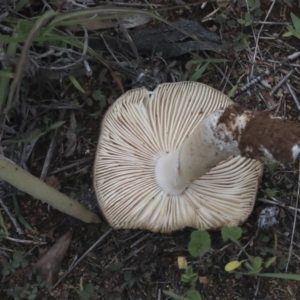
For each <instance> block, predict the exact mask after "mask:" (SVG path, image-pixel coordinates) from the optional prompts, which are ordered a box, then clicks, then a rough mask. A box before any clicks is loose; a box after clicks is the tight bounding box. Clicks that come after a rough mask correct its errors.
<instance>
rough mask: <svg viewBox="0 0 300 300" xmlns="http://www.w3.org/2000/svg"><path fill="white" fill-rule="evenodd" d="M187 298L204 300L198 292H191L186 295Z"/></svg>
mask: <svg viewBox="0 0 300 300" xmlns="http://www.w3.org/2000/svg"><path fill="white" fill-rule="evenodd" d="M186 296H187V298H188V299H189V300H202V297H201V295H200V294H199V292H198V291H196V290H189V291H188V292H187V293H186Z"/></svg>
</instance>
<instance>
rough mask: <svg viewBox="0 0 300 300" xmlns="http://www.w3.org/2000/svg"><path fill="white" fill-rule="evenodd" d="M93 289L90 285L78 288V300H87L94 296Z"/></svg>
mask: <svg viewBox="0 0 300 300" xmlns="http://www.w3.org/2000/svg"><path fill="white" fill-rule="evenodd" d="M94 290H95V287H94V285H93V284H92V283H90V282H89V283H88V284H87V285H84V286H81V288H80V292H79V295H80V299H82V300H89V299H91V297H92V296H93V294H94Z"/></svg>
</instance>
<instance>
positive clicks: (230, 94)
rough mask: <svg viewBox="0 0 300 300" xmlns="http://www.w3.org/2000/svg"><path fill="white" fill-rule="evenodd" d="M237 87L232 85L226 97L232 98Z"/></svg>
mask: <svg viewBox="0 0 300 300" xmlns="http://www.w3.org/2000/svg"><path fill="white" fill-rule="evenodd" d="M237 88H238V85H234V86H233V87H232V88H231V90H230V91H229V92H228V94H227V96H228V97H229V98H230V97H232V96H233V94H234V93H235V91H236V90H237Z"/></svg>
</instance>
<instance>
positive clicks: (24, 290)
mask: <svg viewBox="0 0 300 300" xmlns="http://www.w3.org/2000/svg"><path fill="white" fill-rule="evenodd" d="M27 266H28V261H27V260H26V259H25V258H24V257H23V256H22V254H21V253H20V252H15V253H14V254H13V256H12V260H11V261H10V262H2V272H1V273H2V275H3V276H11V278H10V286H9V287H8V288H7V289H4V290H5V292H6V293H7V295H10V296H12V297H13V298H14V299H17V300H19V299H26V300H33V299H40V293H41V292H44V291H48V290H49V289H50V287H51V286H50V284H49V283H47V282H46V281H43V280H42V278H41V277H40V276H37V277H36V282H35V283H29V282H27V283H23V285H22V286H20V285H19V284H16V283H15V282H14V273H15V272H17V271H22V272H24V269H25V268H27ZM32 271H34V270H32Z"/></svg>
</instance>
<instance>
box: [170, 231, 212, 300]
mask: <svg viewBox="0 0 300 300" xmlns="http://www.w3.org/2000/svg"><path fill="white" fill-rule="evenodd" d="M210 245H211V240H210V235H209V234H208V232H207V231H204V230H195V231H193V232H192V233H191V240H190V242H189V245H188V250H189V252H190V254H191V255H192V256H193V257H199V260H200V259H201V257H202V256H204V255H205V254H206V253H207V252H208V251H209V249H210ZM198 278H199V276H198V273H196V272H194V270H193V267H192V266H187V267H186V268H185V272H184V274H182V275H181V281H182V282H184V283H189V284H190V289H189V290H188V291H187V292H186V294H185V295H184V296H179V295H176V294H174V293H172V292H169V291H164V294H165V295H167V296H170V297H172V298H173V299H175V300H177V299H178V300H201V299H202V297H201V295H200V293H199V292H198V291H197V290H196V289H195V285H196V282H197V280H198Z"/></svg>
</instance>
